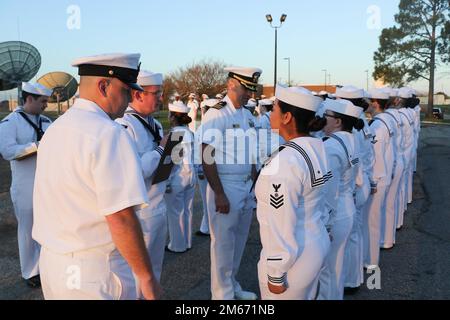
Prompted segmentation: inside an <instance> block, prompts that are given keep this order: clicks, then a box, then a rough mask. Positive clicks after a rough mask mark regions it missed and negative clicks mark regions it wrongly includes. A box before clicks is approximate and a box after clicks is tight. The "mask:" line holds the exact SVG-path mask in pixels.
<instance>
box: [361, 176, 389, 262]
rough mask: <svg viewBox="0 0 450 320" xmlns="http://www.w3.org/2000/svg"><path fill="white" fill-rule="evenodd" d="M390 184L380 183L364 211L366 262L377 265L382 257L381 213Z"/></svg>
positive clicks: (383, 209)
mask: <svg viewBox="0 0 450 320" xmlns="http://www.w3.org/2000/svg"><path fill="white" fill-rule="evenodd" d="M387 188H388V186H385V185H378V186H377V193H375V194H373V195H371V196H370V197H369V200H368V201H367V204H366V206H365V208H364V211H363V215H362V218H363V235H364V264H365V265H366V266H369V265H377V266H378V263H379V258H380V237H381V235H380V233H381V213H382V212H384V211H385V209H386V206H385V203H386V190H387Z"/></svg>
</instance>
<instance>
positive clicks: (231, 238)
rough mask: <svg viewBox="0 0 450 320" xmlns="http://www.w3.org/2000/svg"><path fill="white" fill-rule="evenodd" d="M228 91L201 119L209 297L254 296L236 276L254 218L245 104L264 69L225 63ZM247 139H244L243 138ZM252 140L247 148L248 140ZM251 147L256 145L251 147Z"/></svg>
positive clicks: (252, 153)
mask: <svg viewBox="0 0 450 320" xmlns="http://www.w3.org/2000/svg"><path fill="white" fill-rule="evenodd" d="M225 71H226V72H228V80H227V89H228V94H227V96H226V97H225V98H224V99H223V101H222V103H221V104H218V105H217V106H215V107H213V108H210V109H209V110H208V111H207V112H206V114H205V117H204V120H203V124H202V127H203V129H202V139H201V141H202V144H203V145H202V147H203V151H204V152H203V157H202V162H203V170H204V172H205V176H206V178H207V180H208V187H207V191H206V197H207V205H208V215H209V226H210V232H211V292H212V299H215V300H217V299H222V300H229V299H234V298H236V299H252V300H253V299H256V298H257V296H256V295H255V294H254V293H252V292H247V291H244V290H243V289H242V288H241V286H240V284H239V283H238V282H237V280H236V275H237V272H238V270H239V265H240V262H241V258H242V255H243V253H244V248H245V243H246V241H247V237H248V232H249V229H250V224H251V220H252V213H253V208H254V197H252V194H251V193H250V189H251V186H252V177H255V176H256V168H255V165H254V164H255V163H256V131H255V123H254V121H253V116H252V115H251V114H250V112H249V111H248V110H246V109H245V108H244V105H245V104H246V103H247V101H248V99H249V98H250V94H251V93H253V92H256V86H257V84H258V79H259V77H260V75H261V73H262V71H261V70H260V69H256V68H240V67H232V68H226V69H225ZM246 142H248V143H246ZM248 145H250V146H252V145H253V146H254V148H249V147H246V146H248ZM253 149H254V150H253Z"/></svg>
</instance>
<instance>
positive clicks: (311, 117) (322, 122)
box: [278, 100, 327, 134]
mask: <svg viewBox="0 0 450 320" xmlns="http://www.w3.org/2000/svg"><path fill="white" fill-rule="evenodd" d="M278 105H279V107H280V109H281V112H282V113H288V112H289V113H290V114H292V116H293V117H294V119H295V124H296V126H297V132H298V133H301V134H309V133H310V132H316V131H320V130H322V129H323V128H324V127H325V126H326V124H327V120H326V119H325V118H321V117H319V116H316V113H315V112H314V111H310V110H306V109H302V108H298V107H295V106H293V105H290V104H288V103H285V102H283V101H281V100H278Z"/></svg>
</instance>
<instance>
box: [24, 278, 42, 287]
mask: <svg viewBox="0 0 450 320" xmlns="http://www.w3.org/2000/svg"><path fill="white" fill-rule="evenodd" d="M25 283H26V284H27V286H28V287H30V288H33V289H39V288H40V287H41V277H40V276H39V275H37V276H34V277H32V278H30V279H25Z"/></svg>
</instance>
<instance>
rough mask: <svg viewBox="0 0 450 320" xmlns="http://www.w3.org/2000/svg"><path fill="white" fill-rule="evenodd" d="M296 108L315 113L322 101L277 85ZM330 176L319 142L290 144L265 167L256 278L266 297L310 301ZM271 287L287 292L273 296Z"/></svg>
mask: <svg viewBox="0 0 450 320" xmlns="http://www.w3.org/2000/svg"><path fill="white" fill-rule="evenodd" d="M276 96H277V98H278V99H279V100H280V101H283V102H285V103H288V104H290V105H292V106H295V107H298V108H302V109H306V110H310V111H313V112H316V111H317V108H318V107H319V105H320V104H321V102H322V100H321V99H320V98H318V97H315V96H313V95H312V93H311V92H310V91H308V90H306V89H304V88H284V87H281V86H277V90H276ZM330 177H331V172H330V171H329V168H328V165H327V158H326V153H325V148H324V143H323V142H322V140H321V139H317V138H312V137H300V138H296V139H293V140H291V141H288V142H286V143H285V144H284V145H283V146H281V147H280V150H279V151H277V152H275V153H274V154H273V155H272V156H271V157H270V158H269V159H268V160H267V161H266V162H265V164H264V166H263V168H262V170H261V173H260V175H259V177H258V180H257V183H256V191H255V193H256V197H257V217H258V222H259V225H260V235H261V243H262V251H261V255H260V260H259V263H258V278H259V285H260V290H261V298H262V299H270V300H274V299H283V300H312V299H314V298H315V296H316V293H317V286H318V279H319V273H320V270H321V268H322V266H323V263H324V261H325V259H326V256H327V253H328V250H329V247H330V239H329V236H328V233H327V230H326V228H325V225H324V223H323V219H326V216H327V215H328V211H327V210H326V208H325V201H324V197H325V193H324V185H325V184H326V183H327V181H328V179H329V178H330ZM268 283H271V284H272V285H274V286H281V285H284V286H286V287H287V290H286V291H285V292H284V293H282V294H279V295H276V294H273V293H271V292H270V290H269V288H268Z"/></svg>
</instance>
